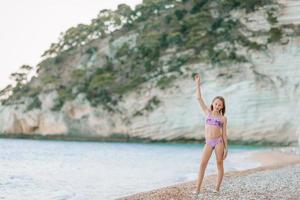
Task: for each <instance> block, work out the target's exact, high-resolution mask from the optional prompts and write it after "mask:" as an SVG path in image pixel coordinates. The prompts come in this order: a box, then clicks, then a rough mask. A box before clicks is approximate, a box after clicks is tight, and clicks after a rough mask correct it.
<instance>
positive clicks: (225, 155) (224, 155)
mask: <svg viewBox="0 0 300 200" xmlns="http://www.w3.org/2000/svg"><path fill="white" fill-rule="evenodd" d="M227 153H228V149H227V148H224V153H223V160H225V159H226V157H227Z"/></svg>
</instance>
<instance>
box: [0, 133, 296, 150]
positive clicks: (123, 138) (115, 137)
mask: <svg viewBox="0 0 300 200" xmlns="http://www.w3.org/2000/svg"><path fill="white" fill-rule="evenodd" d="M0 138H8V139H31V140H58V141H83V142H128V143H169V144H172V143H175V144H204V143H205V142H204V139H203V138H202V139H188V138H180V137H178V138H176V139H172V140H167V139H157V140H153V139H150V138H140V137H129V136H128V135H127V134H125V135H124V134H112V135H110V136H98V135H87V136H83V135H77V134H69V135H63V134H56V135H42V134H0ZM228 142H229V143H230V144H231V145H249V146H263V147H264V146H268V147H278V146H290V145H296V142H295V143H293V144H280V143H275V142H269V141H260V142H257V141H243V140H228Z"/></svg>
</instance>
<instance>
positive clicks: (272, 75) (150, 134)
mask: <svg viewBox="0 0 300 200" xmlns="http://www.w3.org/2000/svg"><path fill="white" fill-rule="evenodd" d="M280 3H282V4H283V5H284V7H282V8H281V10H280V12H279V13H278V21H279V24H281V25H284V24H291V23H294V24H299V23H300V15H298V14H297V13H299V11H300V4H299V3H298V2H297V1H292V0H289V1H281V2H280ZM232 15H233V16H235V17H239V18H240V17H242V18H243V20H244V22H245V23H246V24H247V26H248V27H249V28H250V29H253V30H260V29H268V28H270V27H268V25H267V22H266V21H264V20H263V18H262V17H261V15H262V14H261V12H260V11H257V12H255V13H251V14H245V13H232ZM253 39H255V40H257V41H264V40H266V38H265V37H264V36H257V37H253ZM122 40H130V41H131V43H134V41H135V35H134V34H131V35H130V36H128V37H120V39H119V40H115V41H116V42H115V43H114V44H115V45H119V44H118V42H120V43H122ZM96 43H97V41H95V44H96ZM97 45H98V46H97V47H98V49H100V51H98V55H96V56H94V58H93V57H88V58H84V57H78V56H77V57H76V56H75V57H70V58H69V59H70V61H69V66H72V67H75V68H79V69H80V68H89V66H92V65H93V64H95V62H98V65H100V64H101V60H103V59H104V57H102V58H101V55H103V52H105V54H114V53H115V52H113V51H112V50H109V49H111V48H108V43H107V40H103V41H101V43H97ZM238 51H241V52H243V51H245V50H244V49H243V48H241V49H238ZM101 52H102V54H101ZM173 53H174V52H172V50H170V51H169V54H166V55H164V56H165V57H168V56H170V55H172V54H173ZM247 54H248V55H249V58H250V62H248V63H245V64H234V65H232V66H230V67H214V66H211V65H206V64H203V63H189V64H186V65H184V66H183V67H182V70H183V72H184V73H183V75H182V76H181V77H179V78H176V79H175V80H174V81H173V82H171V84H170V85H169V86H168V87H167V88H165V89H159V88H158V87H157V86H156V82H154V81H149V82H147V83H144V84H142V85H141V86H140V87H139V88H138V89H136V90H135V91H133V92H129V93H127V94H125V95H124V96H123V100H122V101H121V102H120V103H119V104H118V110H119V112H109V111H107V110H106V109H103V107H102V106H97V107H93V106H91V103H90V102H89V101H88V100H87V98H86V96H85V95H84V94H80V95H78V96H77V97H76V98H75V99H74V100H72V101H67V102H66V103H65V104H64V105H63V107H62V109H61V111H60V112H57V111H53V110H52V108H53V106H54V102H55V99H56V98H57V96H58V92H57V91H56V90H52V91H51V86H50V87H49V91H50V92H48V93H42V94H39V95H38V98H39V100H40V102H41V108H40V109H34V110H31V111H26V106H27V105H28V104H29V103H30V102H31V101H32V100H31V99H30V98H24V99H23V100H24V102H25V103H24V104H19V105H9V106H1V107H0V113H1V115H0V124H1V126H0V132H1V133H3V134H27V135H36V134H38V135H65V136H82V137H86V138H88V137H91V138H92V137H98V136H99V137H110V136H113V135H114V134H119V135H123V136H124V137H127V138H128V137H129V138H132V137H134V138H142V139H143V138H144V139H151V140H174V139H203V138H204V117H203V115H202V113H201V110H200V107H199V105H198V102H197V101H196V98H195V85H194V82H193V79H192V78H191V75H192V73H193V72H200V74H201V76H202V77H203V78H202V79H203V80H202V82H203V84H202V92H203V95H204V98H205V100H206V103H207V104H210V103H211V100H212V98H213V97H214V96H216V95H222V96H224V97H225V100H226V110H227V111H226V115H227V118H228V136H229V139H230V140H232V141H239V142H244V143H276V144H282V145H291V144H296V143H298V140H299V144H300V124H299V123H298V121H299V119H300V105H299V101H298V98H299V97H300V79H299V77H300V70H299V69H298V66H299V64H300V37H298V36H297V35H290V36H288V35H285V36H284V38H283V39H282V40H281V42H280V43H276V44H272V45H270V47H269V48H268V50H266V51H264V52H258V51H251V52H247ZM95 57H97V59H95ZM93 59H94V60H93ZM161 59H164V58H161ZM99 63H100V64H99ZM46 73H49V72H46V71H45V73H44V74H46ZM61 73H62V75H63V76H65V77H66V78H65V81H66V82H67V81H69V80H67V77H68V73H70V72H69V71H68V70H67V68H65V70H62V71H61ZM31 84H32V85H34V84H37V85H38V84H40V83H34V82H33V83H31Z"/></svg>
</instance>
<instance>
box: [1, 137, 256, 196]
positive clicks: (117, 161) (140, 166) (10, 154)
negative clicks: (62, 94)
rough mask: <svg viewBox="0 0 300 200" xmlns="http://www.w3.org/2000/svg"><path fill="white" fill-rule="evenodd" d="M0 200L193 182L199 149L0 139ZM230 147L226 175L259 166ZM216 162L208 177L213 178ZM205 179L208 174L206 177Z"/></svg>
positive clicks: (247, 150)
mask: <svg viewBox="0 0 300 200" xmlns="http://www.w3.org/2000/svg"><path fill="white" fill-rule="evenodd" d="M0 148H1V152H0V162H1V164H0V173H1V176H0V188H1V189H0V190H1V192H0V199H12V200H16V199H18V200H22V199H24V200H25V199H26V200H27V199H31V200H33V199H39V200H40V199H44V200H47V199H49V200H54V199H55V200H63V199H65V200H67V199H72V200H73V199H74V200H75V199H76V200H79V199H80V200H81V199H89V200H92V199H97V200H99V199H103V200H109V199H115V198H117V197H121V196H126V195H130V194H134V193H137V192H142V191H147V190H151V189H155V188H159V187H162V186H167V185H172V184H176V183H181V182H185V181H190V180H195V179H196V176H197V171H198V168H199V162H200V159H201V151H202V148H203V145H201V144H165V143H152V144H138V143H109V142H69V141H68V142H66V141H40V140H21V139H0ZM257 150H260V148H256V147H246V146H231V147H230V149H229V155H228V158H227V159H226V162H225V164H224V165H225V171H231V170H241V169H247V168H252V167H256V166H258V163H254V162H250V161H248V160H247V157H249V156H250V155H251V152H253V151H257ZM215 170H216V166H215V157H214V155H213V156H212V158H211V159H210V162H209V165H208V168H207V171H206V173H207V174H211V173H215ZM207 174H206V175H207Z"/></svg>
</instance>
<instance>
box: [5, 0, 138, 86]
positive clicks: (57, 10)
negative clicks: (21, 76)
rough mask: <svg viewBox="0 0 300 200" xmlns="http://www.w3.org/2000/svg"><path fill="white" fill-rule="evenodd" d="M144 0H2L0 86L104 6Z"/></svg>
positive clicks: (87, 21)
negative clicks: (68, 30) (70, 28)
mask: <svg viewBox="0 0 300 200" xmlns="http://www.w3.org/2000/svg"><path fill="white" fill-rule="evenodd" d="M141 2H142V0H106V1H105V0H43V1H41V0H26V1H22V0H3V1H0V16H1V17H0V24H1V26H0V89H2V88H3V87H5V86H6V85H7V84H8V83H10V82H11V81H10V80H9V75H10V74H11V73H12V72H16V71H17V69H18V68H19V67H20V66H21V65H23V64H27V65H31V66H36V65H37V64H38V63H39V61H41V55H42V54H43V52H44V51H45V50H47V49H48V48H49V46H50V44H51V43H53V42H57V41H58V37H59V34H60V33H61V32H64V31H65V30H67V29H68V28H69V27H71V26H75V25H77V24H78V23H89V22H90V20H91V19H92V18H95V17H96V16H97V14H98V13H99V11H100V10H102V9H104V8H108V9H116V8H117V5H118V4H120V3H126V4H127V5H130V6H131V7H132V8H134V6H135V5H136V4H138V3H141Z"/></svg>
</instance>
